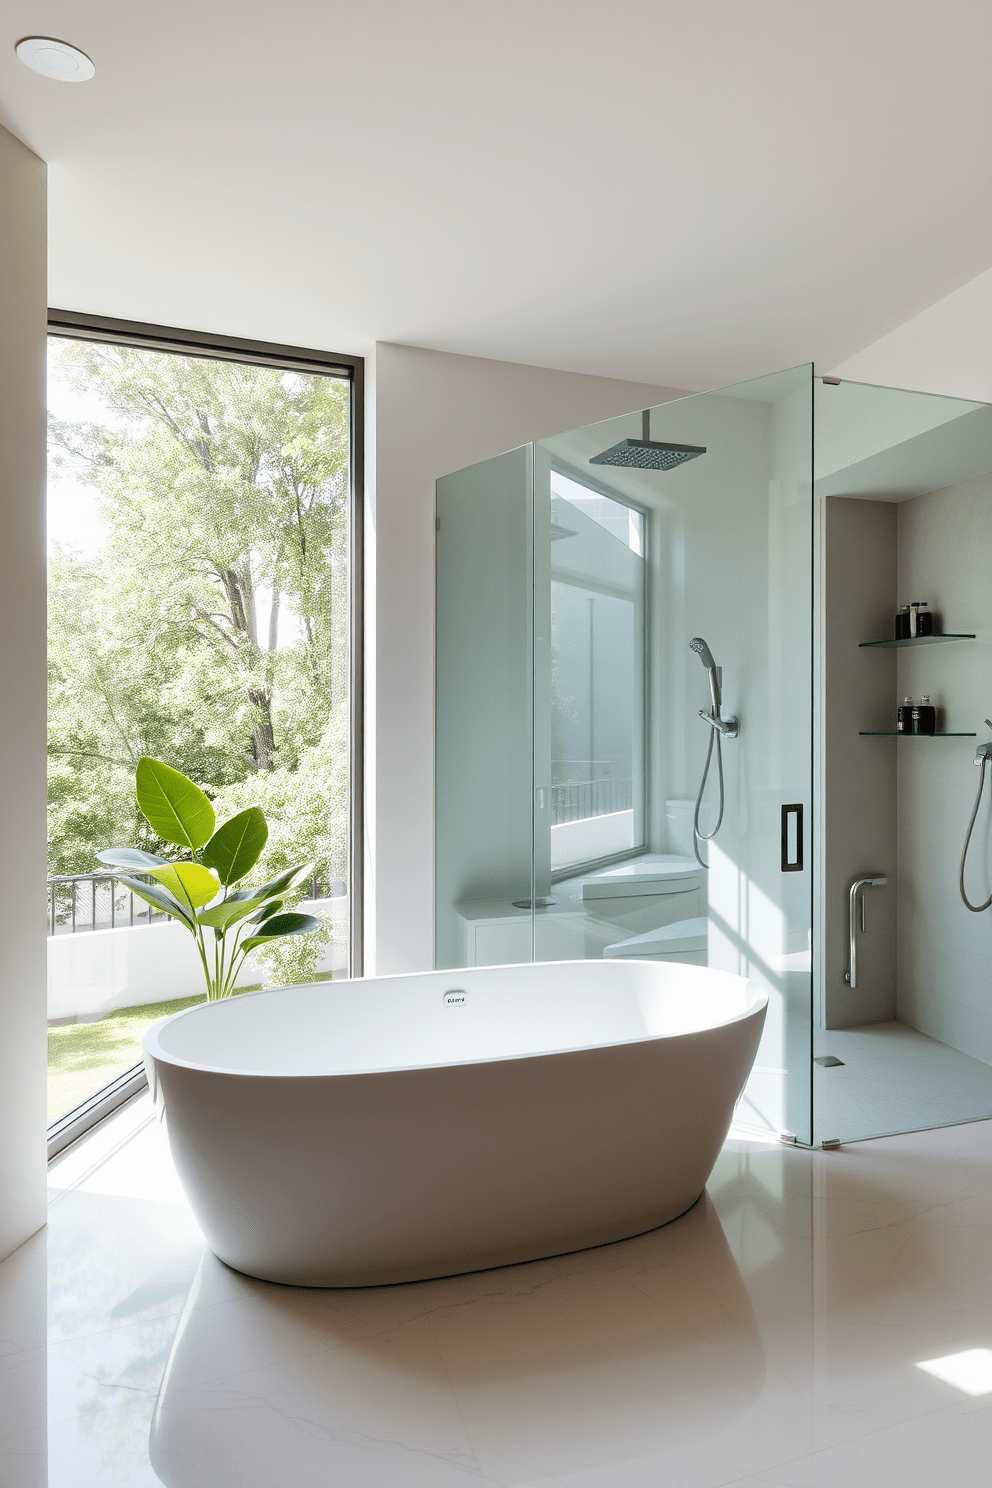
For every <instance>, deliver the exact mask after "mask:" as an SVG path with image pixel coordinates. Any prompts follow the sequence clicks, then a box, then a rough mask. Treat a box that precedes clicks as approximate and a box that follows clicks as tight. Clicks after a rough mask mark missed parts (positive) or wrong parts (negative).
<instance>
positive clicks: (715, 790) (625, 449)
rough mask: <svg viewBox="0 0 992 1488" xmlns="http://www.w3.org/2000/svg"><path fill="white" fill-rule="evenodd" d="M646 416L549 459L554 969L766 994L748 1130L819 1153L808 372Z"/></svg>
mask: <svg viewBox="0 0 992 1488" xmlns="http://www.w3.org/2000/svg"><path fill="white" fill-rule="evenodd" d="M646 414H647V416H646V417H645V411H638V412H636V413H632V414H631V415H629V416H626V417H623V418H619V419H611V420H608V421H606V422H604V423H600V424H594V425H590V426H588V427H586V428H583V429H577V430H573V431H571V432H570V433H568V434H564V435H561V436H557V437H555V438H553V439H548V440H544V441H542V442H541V443H540V444H539V445H538V446H537V447H536V450H535V459H534V507H533V510H534V524H535V526H534V553H533V562H534V576H535V595H534V658H533V665H534V743H535V756H534V785H535V802H536V810H535V814H534V831H535V862H536V864H538V865H540V869H541V872H542V874H543V879H542V884H541V886H540V890H539V891H540V892H541V897H540V898H539V899H538V901H537V907H536V909H535V954H536V956H537V958H538V959H545V960H556V959H566V958H573V957H586V958H597V957H607V958H620V959H638V960H647V961H663V962H664V961H667V962H673V961H675V962H678V961H681V962H686V963H689V964H694V965H708V966H712V967H716V968H720V969H723V970H727V971H733V972H736V973H740V974H744V975H747V976H749V977H751V978H753V979H754V980H756V981H758V982H760V983H762V985H764V986H765V987H766V989H767V991H768V994H769V1012H768V1018H767V1023H766V1029H765V1034H764V1038H763V1041H762V1045H761V1049H760V1050H759V1053H758V1057H757V1060H756V1063H755V1068H754V1072H753V1074H752V1076H751V1080H750V1082H749V1084H748V1088H747V1091H746V1092H745V1096H744V1100H743V1102H742V1106H741V1109H740V1111H739V1119H740V1120H741V1121H743V1122H744V1123H745V1124H749V1125H751V1126H754V1127H756V1128H758V1129H761V1130H764V1131H767V1132H770V1133H776V1134H777V1133H782V1132H786V1133H791V1134H792V1135H794V1136H795V1137H796V1138H797V1139H798V1140H800V1141H802V1142H809V1141H810V1140H811V1135H812V1132H811V1114H810V1060H811V1036H812V976H811V959H812V958H811V878H812V863H811V861H810V841H811V836H810V828H811V809H812V682H813V651H812V554H813V549H812V540H813V532H812V489H811V486H812V468H811V462H812V374H811V369H810V368H808V367H806V368H800V369H796V370H793V371H789V372H785V373H781V374H777V375H776V376H773V377H768V378H762V379H759V380H756V381H753V382H749V383H745V384H741V385H740V386H737V387H732V388H728V389H724V390H722V391H720V392H718V393H713V394H702V395H699V396H696V397H691V398H684V399H679V400H677V401H674V402H671V403H667V404H663V405H661V406H659V407H657V408H654V409H651V410H647V411H646ZM695 638H701V640H702V641H703V642H704V643H705V647H706V648H708V649H709V652H710V653H711V655H712V659H713V662H714V663H715V666H716V667H717V668H719V669H720V670H719V671H718V673H717V679H718V686H719V687H720V689H721V695H720V704H721V706H720V714H721V721H724V720H731V719H733V718H738V719H739V732H737V733H736V735H735V733H734V731H733V726H732V725H731V726H730V727H729V729H728V731H727V732H726V733H721V734H719V737H718V736H717V731H716V730H714V728H713V726H712V724H711V722H710V718H709V717H708V716H707V717H701V716H700V714H705V715H711V714H712V710H713V693H712V691H711V687H710V680H709V673H708V671H707V669H706V667H705V666H704V665H701V664H700V662H701V656H700V649H699V648H697V649H696V650H693V649H690V641H693V640H694V639H695ZM707 762H708V771H707ZM704 772H705V773H706V784H705V788H704V789H703V791H702V795H701V798H700V800H699V809H698V828H699V833H700V834H701V835H698V836H697V835H696V834H695V833H694V823H695V822H696V821H697V794H698V793H699V788H700V782H701V780H702V778H703V775H704ZM721 777H722V801H721ZM707 838H708V839H709V840H705V839H707ZM544 865H547V866H546V868H545V866H544ZM542 900H546V901H549V902H542Z"/></svg>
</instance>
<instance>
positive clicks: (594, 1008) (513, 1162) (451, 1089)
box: [144, 961, 767, 1287]
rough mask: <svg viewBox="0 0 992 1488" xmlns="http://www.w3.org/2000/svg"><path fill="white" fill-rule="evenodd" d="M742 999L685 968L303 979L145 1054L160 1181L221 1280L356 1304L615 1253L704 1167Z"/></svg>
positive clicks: (160, 1034) (750, 1054) (659, 1217)
mask: <svg viewBox="0 0 992 1488" xmlns="http://www.w3.org/2000/svg"><path fill="white" fill-rule="evenodd" d="M766 1005H767V999H766V997H765V994H764V992H763V991H762V990H761V989H760V988H759V987H757V986H756V985H755V984H754V983H751V982H748V981H746V980H745V979H744V978H743V977H737V976H732V975H731V974H729V973H727V972H718V971H710V970H708V969H706V968H703V967H695V966H679V965H668V964H659V963H652V962H631V961H559V962H550V963H543V964H540V963H539V964H537V965H522V966H499V967H479V968H473V969H471V970H467V971H453V972H452V971H438V972H427V973H422V974H418V975H413V976H397V977H382V978H368V979H365V980H356V981H341V982H333V983H328V982H323V983H316V984H313V985H310V986H301V987H283V988H278V989H276V990H274V991H271V992H256V993H248V994H244V995H242V996H239V997H235V998H233V999H231V1000H230V1001H225V1002H215V1003H203V1004H200V1005H199V1006H197V1007H193V1008H188V1009H187V1010H186V1011H185V1012H182V1013H176V1014H175V1016H174V1017H171V1018H167V1019H166V1020H165V1021H164V1022H163V1023H159V1024H157V1025H155V1026H154V1027H153V1028H151V1029H149V1031H148V1032H147V1033H146V1035H145V1040H144V1048H145V1059H146V1064H147V1067H148V1073H149V1080H150V1083H151V1086H152V1091H153V1094H154V1096H155V1099H156V1102H157V1103H158V1104H159V1106H160V1107H164V1111H165V1113H166V1116H167V1119H168V1130H169V1141H170V1144H171V1147H172V1154H173V1157H174V1159H175V1163H176V1168H177V1170H178V1172H179V1176H180V1179H181V1181H182V1184H183V1187H184V1188H185V1190H186V1193H187V1196H188V1197H189V1201H190V1203H191V1205H192V1208H193V1212H194V1214H195V1215H196V1218H197V1220H198V1221H199V1224H200V1226H201V1228H202V1229H203V1232H204V1234H205V1236H206V1238H207V1240H208V1242H209V1244H210V1246H211V1248H212V1249H213V1250H214V1251H215V1252H216V1254H217V1255H218V1256H219V1257H220V1259H221V1260H222V1261H226V1262H227V1264H228V1265H229V1266H233V1267H234V1268H235V1269H236V1270H238V1271H243V1272H245V1273H247V1274H248V1275H249V1276H256V1277H260V1278H262V1279H263V1280H266V1281H277V1282H285V1283H289V1284H292V1285H295V1286H331V1287H352V1286H373V1285H378V1284H380V1283H384V1282H402V1281H416V1280H420V1279H424V1278H427V1277H432V1276H445V1275H451V1274H453V1273H455V1272H461V1271H475V1270H480V1269H482V1268H485V1267H490V1266H502V1265H507V1264H509V1263H512V1262H515V1261H527V1260H535V1259H537V1258H539V1257H542V1256H549V1255H555V1254H560V1253H561V1252H563V1251H569V1250H579V1249H582V1248H584V1247H586V1246H590V1245H602V1244H604V1243H606V1242H608V1241H612V1240H620V1239H623V1238H625V1237H627V1236H630V1235H636V1234H639V1233H641V1232H643V1231H645V1230H650V1229H654V1228H655V1227H656V1226H657V1225H662V1224H666V1223H667V1222H668V1221H669V1220H672V1219H676V1218H677V1217H678V1216H679V1215H680V1214H683V1213H684V1212H685V1211H686V1210H687V1209H689V1208H691V1206H692V1205H693V1204H694V1203H695V1202H696V1200H697V1199H698V1198H699V1195H700V1194H701V1193H702V1191H703V1188H704V1186H705V1184H706V1180H707V1178H708V1177H709V1175H710V1171H711V1169H712V1167H713V1164H714V1162H715V1161H716V1157H717V1154H718V1152H719V1150H720V1147H721V1145H722V1143H723V1141H724V1138H725V1137H726V1134H727V1131H728V1129H729V1127H730V1122H731V1118H732V1116H733V1111H734V1105H735V1103H736V1101H737V1099H738V1097H739V1095H740V1093H741V1091H742V1089H743V1087H744V1082H745V1080H746V1079H747V1076H748V1073H749V1071H750V1069H751V1064H752V1062H753V1060H754V1055H755V1052H756V1050H757V1047H758V1040H759V1038H760V1036H761V1029H762V1025H763V1023H764V1017H765V1008H766Z"/></svg>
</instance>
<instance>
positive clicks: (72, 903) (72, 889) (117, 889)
mask: <svg viewBox="0 0 992 1488" xmlns="http://www.w3.org/2000/svg"><path fill="white" fill-rule="evenodd" d="M134 877H135V878H140V879H142V880H144V881H145V882H148V883H151V882H153V880H152V879H150V878H148V876H147V875H146V874H143V873H136V874H135V875H134ZM345 893H347V886H346V885H345V883H344V881H343V880H342V879H332V880H331V881H330V882H326V881H324V880H323V879H321V878H320V877H318V876H314V877H313V878H312V879H311V880H310V882H309V883H308V884H307V886H306V892H305V893H304V898H306V899H333V898H337V897H339V896H341V895H343V894H345ZM168 918H169V916H168V915H167V914H165V913H163V912H162V911H161V910H158V909H154V908H153V907H152V905H150V904H148V903H146V901H145V900H144V899H141V898H139V897H138V895H137V894H133V893H132V892H131V890H130V889H129V888H127V887H126V886H125V885H124V884H121V883H118V882H117V880H116V879H115V878H114V877H113V875H112V874H110V873H62V874H57V875H56V876H55V877H54V878H50V879H49V880H48V933H49V935H78V934H79V933H80V932H81V931H84V930H117V929H119V928H126V927H131V926H134V927H137V926H139V925H159V924H162V923H163V922H164V921H165V920H167V919H168Z"/></svg>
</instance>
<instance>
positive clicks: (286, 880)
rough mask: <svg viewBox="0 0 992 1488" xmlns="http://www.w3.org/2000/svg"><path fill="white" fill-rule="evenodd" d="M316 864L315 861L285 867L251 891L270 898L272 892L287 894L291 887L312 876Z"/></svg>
mask: <svg viewBox="0 0 992 1488" xmlns="http://www.w3.org/2000/svg"><path fill="white" fill-rule="evenodd" d="M316 866H317V864H316V863H304V865H303V867H302V868H286V869H284V870H283V872H282V873H278V874H277V875H276V877H275V878H270V879H269V881H268V883H266V884H263V885H262V887H261V888H260V889H253V890H252V893H253V894H255V896H256V897H257V898H259V899H271V897H272V895H273V894H289V893H291V892H292V891H293V889H298V888H299V887H300V884H304V883H306V881H307V879H308V878H313V872H314V869H315V868H316Z"/></svg>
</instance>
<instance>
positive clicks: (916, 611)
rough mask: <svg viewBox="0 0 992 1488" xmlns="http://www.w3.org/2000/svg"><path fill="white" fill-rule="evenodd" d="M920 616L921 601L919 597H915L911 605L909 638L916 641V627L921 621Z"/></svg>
mask: <svg viewBox="0 0 992 1488" xmlns="http://www.w3.org/2000/svg"><path fill="white" fill-rule="evenodd" d="M919 618H920V601H919V600H918V599H914V600H913V602H912V604H911V605H910V607H909V638H910V640H911V641H915V639H916V627H917V623H918V621H919Z"/></svg>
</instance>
